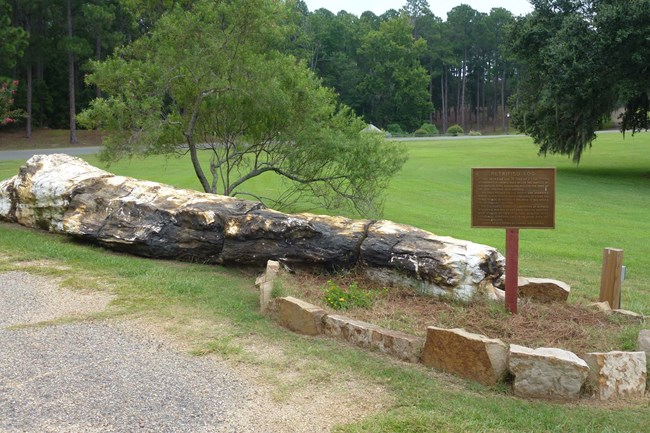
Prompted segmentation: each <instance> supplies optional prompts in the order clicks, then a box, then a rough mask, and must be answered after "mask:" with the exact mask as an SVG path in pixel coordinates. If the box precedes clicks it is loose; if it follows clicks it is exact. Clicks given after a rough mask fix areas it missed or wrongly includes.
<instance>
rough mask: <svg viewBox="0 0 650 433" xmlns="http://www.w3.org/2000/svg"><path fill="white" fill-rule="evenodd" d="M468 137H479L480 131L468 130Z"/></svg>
mask: <svg viewBox="0 0 650 433" xmlns="http://www.w3.org/2000/svg"><path fill="white" fill-rule="evenodd" d="M468 135H470V136H472V137H476V136H479V135H481V131H474V130H473V129H470V130H469V134H468Z"/></svg>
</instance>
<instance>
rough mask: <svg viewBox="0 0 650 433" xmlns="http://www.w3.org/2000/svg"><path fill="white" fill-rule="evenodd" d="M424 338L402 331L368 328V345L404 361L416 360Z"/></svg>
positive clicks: (418, 358)
mask: <svg viewBox="0 0 650 433" xmlns="http://www.w3.org/2000/svg"><path fill="white" fill-rule="evenodd" d="M423 345H424V340H423V339H422V338H420V337H416V336H414V335H409V334H405V333H404V332H399V331H392V330H390V329H384V328H371V329H370V346H371V347H372V348H374V349H377V350H379V351H380V352H381V353H385V354H386V355H390V356H392V357H395V358H397V359H401V360H402V361H406V362H413V363H415V362H418V361H419V360H420V354H421V353H422V346H423Z"/></svg>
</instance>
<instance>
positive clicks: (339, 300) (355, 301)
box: [324, 280, 373, 310]
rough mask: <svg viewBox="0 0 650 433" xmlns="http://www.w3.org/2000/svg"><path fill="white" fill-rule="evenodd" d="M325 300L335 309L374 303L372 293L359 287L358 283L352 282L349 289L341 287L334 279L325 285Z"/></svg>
mask: <svg viewBox="0 0 650 433" xmlns="http://www.w3.org/2000/svg"><path fill="white" fill-rule="evenodd" d="M324 298H325V302H327V305H329V306H330V307H332V308H334V309H335V310H347V309H348V308H353V307H356V308H369V307H370V306H371V305H372V301H373V299H372V294H370V293H369V292H366V291H364V290H362V289H360V288H359V286H358V285H357V283H352V284H350V285H349V286H348V288H347V289H344V288H342V287H339V286H338V285H337V284H336V283H335V282H333V281H332V280H328V281H327V284H326V285H325V297H324Z"/></svg>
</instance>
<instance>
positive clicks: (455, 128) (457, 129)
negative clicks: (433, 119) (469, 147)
mask: <svg viewBox="0 0 650 433" xmlns="http://www.w3.org/2000/svg"><path fill="white" fill-rule="evenodd" d="M464 133H465V131H463V128H462V127H461V126H460V125H451V126H450V127H449V128H447V134H449V135H453V136H454V137H455V136H457V135H458V134H464Z"/></svg>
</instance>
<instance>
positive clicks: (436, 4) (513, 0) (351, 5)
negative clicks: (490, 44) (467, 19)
mask: <svg viewBox="0 0 650 433" xmlns="http://www.w3.org/2000/svg"><path fill="white" fill-rule="evenodd" d="M304 1H305V3H307V6H308V7H309V10H310V11H312V12H313V11H315V10H316V9H320V8H325V9H329V10H330V11H332V12H334V13H337V12H338V11H340V10H345V11H347V12H350V13H353V14H355V15H357V16H358V15H361V14H362V13H363V12H365V11H372V12H374V13H375V14H377V15H381V14H383V13H384V12H386V11H387V10H388V9H396V10H399V9H400V8H401V7H402V6H404V5H405V4H406V0H304ZM462 3H465V4H468V5H470V6H471V7H473V8H474V9H476V10H477V11H479V12H490V9H492V8H496V7H502V8H505V9H508V10H509V11H510V12H512V13H513V15H525V14H527V13H529V12H531V11H532V10H533V8H532V6H531V5H530V3H528V1H527V0H429V8H430V9H431V12H433V13H434V15H436V16H438V17H440V18H442V19H443V20H445V21H446V20H447V12H449V10H451V9H452V8H454V7H455V6H458V5H459V4H462Z"/></svg>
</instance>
